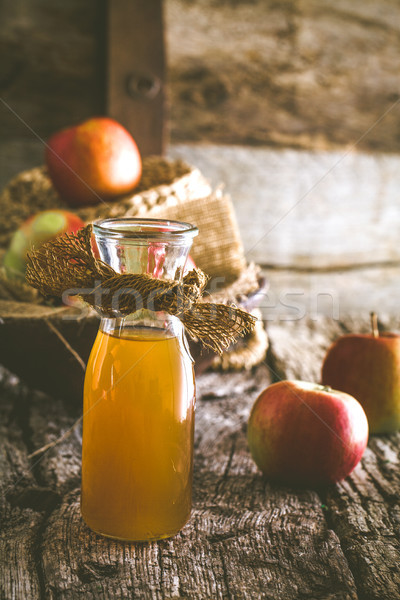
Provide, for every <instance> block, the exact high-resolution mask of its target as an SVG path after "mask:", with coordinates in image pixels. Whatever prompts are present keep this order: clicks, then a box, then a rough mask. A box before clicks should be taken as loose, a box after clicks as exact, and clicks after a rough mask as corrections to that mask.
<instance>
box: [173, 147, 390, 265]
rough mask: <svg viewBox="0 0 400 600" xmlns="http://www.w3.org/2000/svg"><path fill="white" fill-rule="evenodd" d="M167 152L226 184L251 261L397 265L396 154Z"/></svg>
mask: <svg viewBox="0 0 400 600" xmlns="http://www.w3.org/2000/svg"><path fill="white" fill-rule="evenodd" d="M169 152H170V155H171V156H172V157H173V158H184V159H185V160H186V161H187V162H189V163H191V164H194V165H196V166H197V167H198V168H199V169H200V170H201V172H202V173H203V175H204V176H205V177H207V178H209V180H210V181H211V183H212V184H213V185H219V184H224V185H225V190H226V192H227V193H228V194H230V195H231V196H232V200H233V204H234V207H235V210H236V214H237V219H238V223H239V228H240V232H241V236H242V240H243V244H244V247H245V251H246V256H247V259H248V260H254V261H255V262H257V263H258V264H261V265H263V266H265V267H266V268H267V267H269V266H272V267H274V268H282V269H285V268H289V269H290V268H296V269H303V271H304V270H307V269H308V270H312V269H314V270H319V271H320V272H321V271H322V272H323V271H324V270H325V271H327V272H329V273H334V272H336V273H339V272H340V271H341V269H346V268H349V267H354V266H368V265H369V266H371V265H374V264H375V265H379V266H380V267H382V264H388V266H390V263H392V265H393V266H396V267H397V266H398V264H399V261H400V245H399V243H398V231H399V226H400V222H399V219H400V211H399V210H398V202H397V198H398V190H399V188H400V158H399V156H397V155H385V154H365V153H361V152H353V151H348V150H345V149H344V150H342V151H337V152H308V151H296V150H291V149H285V150H272V149H268V148H249V147H244V146H216V145H200V144H193V145H190V144H183V145H176V146H173V147H171V148H170V151H169Z"/></svg>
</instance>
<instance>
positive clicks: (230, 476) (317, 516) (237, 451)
mask: <svg viewBox="0 0 400 600" xmlns="http://www.w3.org/2000/svg"><path fill="white" fill-rule="evenodd" d="M383 324H384V325H385V326H388V327H390V325H391V323H390V321H383ZM354 326H357V327H359V328H365V327H366V326H367V322H366V321H365V322H362V323H360V322H359V321H358V322H357V323H354V322H351V321H346V322H339V323H333V322H332V321H330V320H327V319H325V320H320V321H318V322H312V323H306V322H304V321H303V322H297V323H291V324H289V323H286V324H282V325H278V324H276V325H272V324H270V325H269V334H270V338H271V348H270V352H269V356H268V361H267V362H268V364H269V365H270V366H269V367H267V366H266V365H261V366H260V367H258V368H257V369H256V370H255V371H254V372H252V373H244V372H243V373H236V374H224V375H222V374H218V373H206V374H204V375H202V376H201V377H199V378H198V382H197V389H198V406H197V417H196V418H197V425H196V438H195V477H194V507H193V513H192V517H191V519H190V521H189V523H188V524H187V525H186V526H185V527H184V528H183V530H182V531H181V533H180V534H179V535H177V536H176V537H175V538H173V539H171V540H164V541H162V542H158V543H148V544H147V543H142V544H127V543H119V542H115V541H110V540H106V539H103V538H101V537H99V536H97V535H95V534H93V533H92V532H90V531H89V530H88V528H87V527H86V526H85V525H84V523H83V522H82V519H81V517H80V514H79V464H80V436H79V428H78V430H77V431H76V433H74V434H72V435H71V436H69V437H68V438H67V439H66V440H65V441H64V442H62V443H61V444H60V445H59V446H57V447H55V448H53V449H51V450H49V451H48V452H47V453H45V454H44V455H43V456H42V458H41V459H40V460H39V459H38V458H37V457H36V458H33V459H31V464H30V466H29V459H27V454H28V452H31V451H32V450H33V449H35V448H38V447H41V446H42V445H43V444H46V443H48V442H49V441H52V440H53V439H55V438H56V437H57V436H59V435H60V434H62V433H64V432H65V431H67V430H68V428H69V427H70V426H71V425H72V423H73V422H74V419H75V418H76V416H77V415H76V412H74V410H73V409H72V408H71V407H70V408H68V407H67V406H65V404H62V403H61V402H59V401H55V400H54V399H51V398H47V397H45V396H42V395H39V394H32V393H28V392H27V391H26V390H23V389H22V390H21V388H20V387H18V386H17V387H16V388H13V387H12V386H10V382H9V383H8V384H7V382H4V381H3V383H2V384H1V394H0V407H1V410H2V415H3V414H4V415H6V416H7V415H9V414H10V411H11V413H12V412H13V410H14V407H15V405H16V403H17V406H18V411H17V414H18V418H16V419H14V421H13V420H11V423H13V426H12V427H8V428H2V431H1V434H2V436H3V440H5V442H6V444H7V445H8V448H9V449H10V450H9V451H8V453H7V454H6V455H2V456H6V457H7V459H4V458H3V459H2V466H1V468H2V473H6V474H7V473H11V475H7V477H8V481H9V482H10V484H11V486H12V484H13V483H14V487H15V482H16V481H17V480H18V478H20V477H21V475H23V476H24V477H23V479H22V480H21V481H20V482H19V484H18V486H19V487H18V486H17V487H15V489H16V490H18V493H17V491H15V492H12V493H10V492H8V493H7V495H6V497H5V499H4V494H3V497H2V504H1V513H2V514H1V517H2V518H5V519H8V518H9V514H10V511H16V510H17V509H18V511H20V512H18V515H20V514H21V511H22V516H21V521H20V527H19V528H17V527H15V526H14V527H9V528H7V530H6V531H7V536H6V538H4V537H2V540H3V545H0V549H1V550H0V552H1V559H2V560H1V561H0V590H1V596H2V598H5V599H7V600H8V599H9V598H10V599H11V598H16V599H19V598H21V599H22V598H26V597H32V598H61V599H63V598H66V599H67V598H68V599H69V598H71V599H72V598H74V599H75V598H88V597H91V598H110V597H118V598H132V597H135V598H143V599H147V598H151V599H158V598H160V599H161V598H171V597H176V598H182V599H183V598H186V599H189V598H190V599H199V600H200V599H208V598H221V599H222V598H240V599H241V598H243V599H249V600H252V599H253V598H271V599H276V598H285V600H286V599H288V600H290V599H291V598H293V599H294V598H299V597H302V598H315V599H317V598H318V599H321V600H322V599H326V600H328V598H329V599H333V598H335V600H336V599H346V600H350V599H354V600H356V599H360V600H364V599H367V598H368V599H369V598H374V599H375V598H376V599H378V598H396V597H398V595H399V594H400V575H399V573H398V569H396V564H398V561H399V559H400V555H399V542H398V522H399V515H400V508H399V501H398V497H399V489H400V483H399V474H398V461H399V459H400V451H399V441H400V440H399V436H391V437H390V438H385V437H375V438H373V439H372V440H371V442H370V444H369V449H368V451H367V452H366V454H365V457H364V459H363V461H362V464H361V465H360V466H359V467H357V468H356V470H355V471H354V474H353V475H351V477H350V478H348V479H347V480H346V481H345V482H343V483H342V484H340V485H338V486H330V487H329V488H325V489H323V490H317V489H295V488H289V487H280V486H277V485H272V484H270V483H268V482H267V481H265V480H264V479H263V478H262V477H261V475H260V474H259V472H258V471H257V469H256V467H255V465H254V463H253V462H252V460H251V457H250V455H249V452H248V449H247V444H246V437H245V431H246V421H247V418H248V414H249V410H250V407H251V405H252V403H253V401H254V400H255V398H256V397H257V395H258V393H259V392H260V391H261V390H262V389H263V388H264V387H266V385H268V384H269V383H270V382H271V381H272V380H274V379H275V378H278V377H287V376H289V377H303V378H313V379H317V378H318V376H319V369H320V363H321V359H322V355H323V352H324V351H325V349H326V347H327V346H328V344H329V343H330V341H331V340H332V339H333V338H334V337H336V335H338V334H340V333H342V332H344V331H347V330H348V329H350V328H353V327H354ZM7 411H9V412H8V413H7ZM7 418H8V417H7ZM3 422H4V421H3ZM2 447H3V445H2ZM10 456H11V457H13V458H12V461H13V464H14V465H15V463H17V464H18V468H16V467H15V466H13V467H12V468H11V470H10V467H9V466H7V465H9V464H10ZM32 467H33V468H32ZM5 480H6V478H5ZM10 484H9V485H10ZM13 489H14V488H13ZM26 490H28V491H26ZM13 498H19V500H18V503H19V506H18V507H15V506H12V505H11V502H13V503H14V505H15V504H16V500H15V499H14V500H13ZM21 498H22V500H21ZM22 505H23V506H22ZM26 505H27V506H26ZM22 517H23V518H22ZM10 522H11V523H12V521H10ZM14 522H15V521H14ZM4 539H5V540H6V541H4ZM23 539H27V540H28V544H27V546H25V547H24V548H22V546H21V540H23ZM10 548H14V553H12V552H11V553H10V552H9V557H8V560H7V561H5V560H4V558H5V556H6V554H5V553H6V552H7V551H8V550H9V549H10ZM17 569H18V570H17ZM26 590H28V592H29V593H27V591H26Z"/></svg>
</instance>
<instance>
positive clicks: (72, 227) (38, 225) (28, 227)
mask: <svg viewBox="0 0 400 600" xmlns="http://www.w3.org/2000/svg"><path fill="white" fill-rule="evenodd" d="M84 225H85V223H84V222H83V221H82V219H80V218H79V217H78V216H77V215H75V214H74V213H71V212H69V211H66V210H44V211H42V212H39V213H37V214H36V215H33V216H32V217H29V219H27V220H26V221H25V222H24V223H23V224H22V225H21V226H20V227H19V229H17V231H16V232H15V233H14V235H13V237H12V238H11V242H10V246H9V248H8V250H7V252H6V254H5V256H4V267H5V269H6V272H7V275H8V276H9V277H17V278H23V277H24V276H25V269H26V254H27V252H28V250H31V249H32V248H39V247H40V246H41V245H42V244H44V243H45V242H48V241H49V240H52V239H54V238H56V237H58V236H59V235H62V234H63V233H75V232H76V231H78V229H80V228H81V227H83V226H84Z"/></svg>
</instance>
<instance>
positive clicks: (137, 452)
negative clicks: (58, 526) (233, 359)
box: [81, 327, 195, 541]
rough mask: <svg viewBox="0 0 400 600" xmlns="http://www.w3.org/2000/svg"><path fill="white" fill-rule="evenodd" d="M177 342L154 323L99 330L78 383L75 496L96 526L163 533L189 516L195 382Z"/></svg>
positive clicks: (141, 534) (119, 534)
mask: <svg viewBox="0 0 400 600" xmlns="http://www.w3.org/2000/svg"><path fill="white" fill-rule="evenodd" d="M182 343H183V342H182V340H181V339H180V338H179V337H175V336H174V335H173V334H171V332H169V331H165V330H161V329H157V328H154V327H153V328H142V329H139V330H137V329H132V330H131V331H130V330H129V329H124V330H123V331H122V333H121V334H119V333H118V332H116V331H114V332H111V333H105V332H103V331H99V333H98V335H97V338H96V341H95V343H94V346H93V349H92V352H91V355H90V358H89V362H88V366H87V371H86V373H87V374H86V379H85V388H84V410H83V414H84V417H83V429H84V436H83V447H82V500H81V510H82V515H83V518H84V520H85V521H86V523H87V525H89V527H90V528H91V529H93V530H94V531H96V532H97V533H101V534H102V535H106V536H110V537H113V538H119V539H122V540H130V541H135V540H152V539H161V538H165V537H169V536H171V535H174V534H175V533H177V532H178V531H179V530H180V529H181V528H182V526H183V525H184V524H185V522H186V521H187V520H188V518H189V515H190V510H191V488H192V463H193V456H192V453H193V450H192V448H193V429H194V409H195V387H194V376H193V366H192V361H191V359H190V357H189V355H188V354H187V352H186V351H185V349H184V348H182Z"/></svg>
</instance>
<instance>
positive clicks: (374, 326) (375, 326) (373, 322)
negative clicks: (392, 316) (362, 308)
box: [370, 312, 379, 338]
mask: <svg viewBox="0 0 400 600" xmlns="http://www.w3.org/2000/svg"><path fill="white" fill-rule="evenodd" d="M370 316H371V329H372V335H373V337H374V338H377V337H379V329H378V317H377V316H376V313H374V312H372V313H371V314H370Z"/></svg>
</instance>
